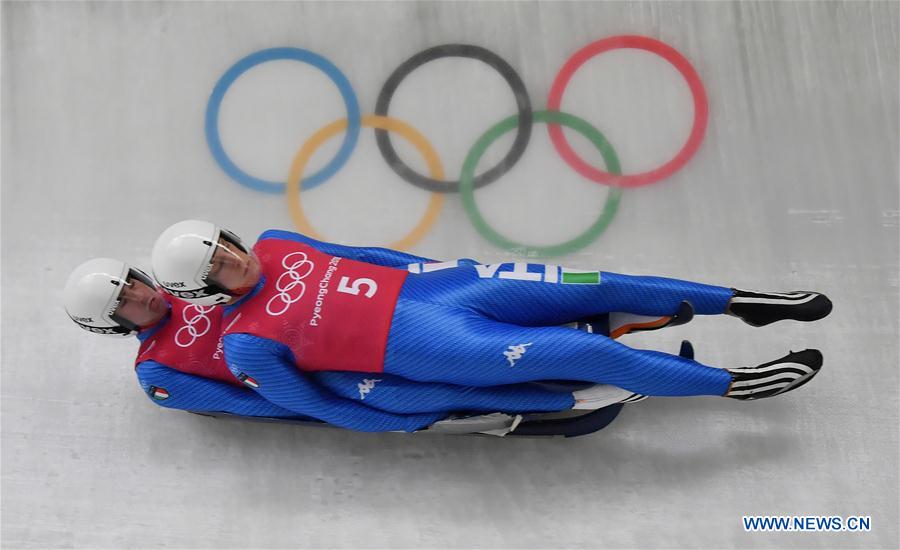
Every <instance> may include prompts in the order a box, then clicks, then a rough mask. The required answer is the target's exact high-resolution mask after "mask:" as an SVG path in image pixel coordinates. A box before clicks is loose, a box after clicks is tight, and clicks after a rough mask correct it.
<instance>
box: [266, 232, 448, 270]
mask: <svg viewBox="0 0 900 550" xmlns="http://www.w3.org/2000/svg"><path fill="white" fill-rule="evenodd" d="M263 239H282V240H286V241H295V242H300V243H305V244H308V245H309V246H311V247H313V248H315V249H317V250H319V251H321V252H324V253H325V254H331V255H333V256H340V257H341V258H348V259H350V260H356V261H359V262H366V263H370V264H376V265H382V266H385V267H397V268H404V269H405V268H406V266H407V265H408V264H416V263H430V262H434V261H435V260H430V259H428V258H423V257H422V256H415V255H413V254H407V253H406V252H400V251H399V250H392V249H390V248H381V247H366V246H344V245H340V244H334V243H326V242H324V241H317V240H316V239H313V238H312V237H307V236H306V235H302V234H300V233H293V232H291V231H280V230H277V229H270V230H269V231H266V232H265V233H263V234H262V235H260V237H259V240H263Z"/></svg>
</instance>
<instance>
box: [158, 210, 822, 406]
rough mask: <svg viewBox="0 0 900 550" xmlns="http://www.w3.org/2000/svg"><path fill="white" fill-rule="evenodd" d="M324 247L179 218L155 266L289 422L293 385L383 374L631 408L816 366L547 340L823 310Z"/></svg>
mask: <svg viewBox="0 0 900 550" xmlns="http://www.w3.org/2000/svg"><path fill="white" fill-rule="evenodd" d="M333 246H334V245H331V244H329V243H321V242H318V241H314V240H312V239H309V238H307V237H305V236H303V235H298V234H295V233H289V232H284V231H268V232H266V233H264V234H263V235H262V237H261V238H260V239H259V241H258V242H257V244H256V245H255V247H254V249H253V251H251V250H249V249H248V248H247V247H246V246H245V245H244V244H243V243H242V242H241V240H240V239H239V238H237V237H236V236H235V235H234V234H232V233H230V232H227V231H223V230H221V229H220V228H219V227H217V226H215V225H214V224H211V223H208V222H200V221H195V220H189V221H186V222H180V223H178V224H175V225H173V226H172V227H170V228H168V229H167V230H166V231H164V232H163V234H162V235H161V236H160V237H159V239H158V240H157V242H156V244H155V246H154V249H153V268H154V273H155V274H156V276H157V279H158V280H159V282H160V284H161V285H162V286H163V288H164V289H166V290H167V291H169V292H172V293H174V294H175V295H177V296H181V297H183V298H184V299H186V300H190V301H194V302H195V303H199V304H203V305H212V304H223V305H227V306H228V307H227V308H226V311H225V321H224V322H225V324H226V325H227V327H228V328H227V329H226V330H225V331H224V334H225V336H224V339H223V341H224V348H225V354H226V358H227V360H228V363H229V367H230V368H231V369H232V370H233V372H236V374H238V375H243V376H250V377H252V378H254V379H255V380H256V381H257V382H258V383H259V385H260V387H259V391H260V392H261V393H262V394H263V395H264V396H265V397H266V398H267V399H269V400H270V401H273V402H275V403H278V404H279V405H281V406H284V407H285V408H291V409H292V410H298V409H296V408H293V407H292V406H290V399H291V395H290V393H291V389H290V387H291V384H292V383H294V382H295V380H296V379H297V378H298V377H302V374H301V373H300V372H299V371H323V370H327V371H337V370H343V371H355V372H365V373H382V372H384V373H388V374H394V375H398V376H401V377H403V378H406V379H408V380H415V381H426V382H445V383H451V384H465V385H473V386H493V385H501V384H510V383H516V382H523V381H532V380H546V379H561V380H577V381H590V382H596V383H606V384H612V385H615V386H618V387H621V388H624V389H626V390H628V391H630V392H633V393H636V394H641V395H658V396H690V395H720V396H727V397H732V398H736V399H759V398H763V397H770V396H773V395H778V394H781V393H784V392H787V391H790V390H792V389H794V388H797V387H799V386H801V385H803V384H804V383H806V382H807V381H809V380H810V379H811V378H812V377H813V376H815V374H816V373H817V372H818V371H819V369H820V367H821V364H822V356H821V353H820V352H818V351H817V350H804V351H801V352H791V353H790V354H788V355H787V356H785V357H782V358H781V359H778V360H775V361H772V362H769V363H765V364H762V365H757V366H752V367H738V368H731V369H720V368H713V367H709V366H706V365H702V364H700V363H698V362H696V361H694V360H692V359H688V358H685V357H679V356H676V355H670V354H667V353H662V352H657V351H651V350H638V349H633V348H630V347H628V346H625V345H623V344H620V343H618V342H615V341H614V340H612V339H610V338H607V337H604V336H601V335H599V334H588V333H586V332H582V331H573V330H571V329H566V328H563V327H560V326H558V325H562V324H565V323H570V322H572V321H575V320H578V319H582V318H586V317H591V316H593V315H598V314H602V313H607V312H611V311H616V312H626V313H632V314H635V315H650V316H653V315H655V316H667V315H672V314H673V313H674V312H675V311H676V309H677V308H678V307H679V306H680V304H681V303H682V302H683V301H687V302H690V303H691V304H693V307H694V309H695V310H696V312H697V313H699V314H723V313H728V314H731V315H734V316H737V317H739V318H741V319H742V320H744V321H745V322H747V323H748V324H751V325H754V326H762V325H766V324H769V323H771V322H775V321H778V320H781V319H795V320H801V321H813V320H817V319H821V318H822V317H824V316H826V315H827V314H828V313H829V312H830V310H831V302H830V301H829V300H828V298H826V297H825V296H824V295H822V294H819V293H816V292H789V293H767V294H760V293H752V292H746V291H741V290H737V289H733V288H728V287H719V286H712V285H705V284H700V283H694V282H689V281H681V280H676V279H669V278H662V277H639V276H628V275H620V274H616V273H608V272H598V271H594V272H584V271H580V270H572V269H567V268H564V267H560V266H555V265H541V264H526V263H505V264H493V265H481V264H478V263H477V262H475V261H473V260H468V259H465V260H455V261H452V262H431V261H428V260H427V259H425V258H420V257H415V256H410V255H405V254H403V253H399V252H396V251H390V250H386V249H380V248H376V249H356V250H357V251H358V252H359V253H360V254H363V255H365V256H368V257H370V258H371V257H373V256H380V255H387V256H391V257H394V258H398V259H399V258H405V259H411V260H412V261H410V262H409V264H408V267H407V271H400V270H397V269H392V268H390V267H386V266H384V265H375V264H374V263H370V262H366V261H358V260H357V259H355V258H354V256H353V255H352V254H345V255H344V256H339V255H336V254H334V253H333ZM358 257H360V259H362V257H361V256H358ZM410 273H416V275H415V276H411V275H410ZM298 368H299V370H298ZM266 380H269V381H271V382H270V383H269V384H267V383H266ZM267 385H269V386H271V387H270V388H269V389H266V386H267Z"/></svg>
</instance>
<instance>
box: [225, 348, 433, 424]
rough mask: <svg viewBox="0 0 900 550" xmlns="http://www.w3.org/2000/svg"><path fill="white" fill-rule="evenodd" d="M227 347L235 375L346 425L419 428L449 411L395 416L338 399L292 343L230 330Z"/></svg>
mask: <svg viewBox="0 0 900 550" xmlns="http://www.w3.org/2000/svg"><path fill="white" fill-rule="evenodd" d="M224 347H225V359H226V362H227V363H228V366H229V368H230V369H231V372H232V374H234V375H235V376H236V377H237V378H238V379H246V378H247V377H249V378H250V379H251V380H252V383H253V386H254V388H255V389H256V391H257V392H258V393H259V394H260V395H261V396H262V397H263V398H265V399H266V400H267V401H270V402H272V403H275V404H276V405H278V406H280V407H284V408H285V409H289V410H292V411H294V412H296V413H298V414H302V415H307V416H312V417H314V418H318V419H319V420H322V421H324V422H328V423H329V424H333V425H335V426H339V427H341V428H347V429H350V430H357V431H363V432H387V431H405V432H414V431H416V430H420V429H422V428H425V427H427V426H429V425H431V424H433V423H434V422H437V421H438V420H442V419H443V418H445V417H446V416H447V415H446V414H445V413H430V414H393V413H389V412H385V411H382V410H379V409H375V408H371V407H367V406H366V405H363V404H360V403H355V402H353V401H350V400H347V399H343V398H340V397H337V396H335V395H333V394H332V393H330V392H329V391H327V390H325V389H323V388H322V387H321V386H319V385H318V384H316V383H315V382H313V381H312V380H310V379H308V378H307V377H306V376H305V375H304V374H303V373H302V372H300V370H299V369H298V368H297V367H296V366H295V365H294V361H293V357H292V354H291V351H290V349H288V348H287V346H284V345H283V344H280V343H278V342H273V341H272V340H268V339H266V338H260V337H258V336H253V335H250V334H228V335H226V336H225V338H224Z"/></svg>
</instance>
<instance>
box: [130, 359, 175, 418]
mask: <svg viewBox="0 0 900 550" xmlns="http://www.w3.org/2000/svg"><path fill="white" fill-rule="evenodd" d="M134 371H135V374H137V379H138V383H139V384H140V385H141V389H142V390H143V391H144V393H145V394H146V395H147V397H149V398H150V400H151V401H153V402H154V403H156V404H157V405H159V406H161V407H165V406H167V405H168V404H167V403H166V402H165V401H166V400H167V399H168V398H169V396H170V394H169V389H167V388H168V387H169V386H170V382H172V381H173V377H174V376H175V374H176V373H177V371H176V370H175V369H172V368H170V367H167V366H165V365H163V364H162V363H157V362H156V361H152V360H150V361H141V362H140V363H138V365H137V366H136V367H135V369H134Z"/></svg>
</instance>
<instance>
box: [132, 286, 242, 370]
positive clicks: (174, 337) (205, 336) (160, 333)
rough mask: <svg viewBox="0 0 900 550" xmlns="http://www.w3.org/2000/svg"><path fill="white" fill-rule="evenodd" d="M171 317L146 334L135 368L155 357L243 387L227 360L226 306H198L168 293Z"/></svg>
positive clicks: (171, 366) (177, 366) (181, 367)
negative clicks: (224, 338) (223, 330)
mask: <svg viewBox="0 0 900 550" xmlns="http://www.w3.org/2000/svg"><path fill="white" fill-rule="evenodd" d="M166 299H167V300H168V302H169V305H170V307H171V310H170V312H169V317H168V318H167V319H165V320H164V321H163V322H162V323H160V325H159V326H158V327H156V328H155V329H151V332H150V333H149V334H148V336H147V337H146V338H142V342H141V347H140V349H139V350H138V355H137V358H136V359H135V363H134V365H135V368H137V367H138V365H140V364H141V363H143V362H145V361H155V362H157V363H159V364H161V365H165V366H167V367H169V368H171V369H174V370H177V371H180V372H183V373H185V374H193V375H196V376H202V377H203V378H211V379H213V380H219V381H222V382H228V383H229V384H234V385H237V386H241V387H243V385H242V384H241V383H240V382H239V381H238V380H237V379H236V378H235V377H234V376H233V375H232V374H231V372H230V371H229V370H228V366H227V365H226V364H225V353H224V351H223V350H222V333H221V330H220V329H221V326H222V308H220V307H216V306H198V305H194V304H191V303H188V302H185V301H183V300H180V299H178V298H174V297H172V296H168V295H166Z"/></svg>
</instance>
